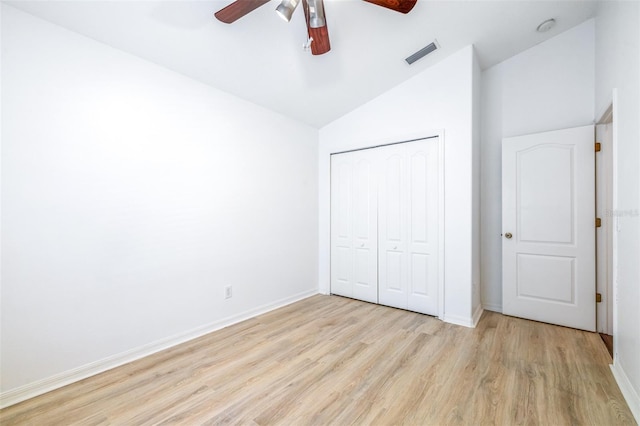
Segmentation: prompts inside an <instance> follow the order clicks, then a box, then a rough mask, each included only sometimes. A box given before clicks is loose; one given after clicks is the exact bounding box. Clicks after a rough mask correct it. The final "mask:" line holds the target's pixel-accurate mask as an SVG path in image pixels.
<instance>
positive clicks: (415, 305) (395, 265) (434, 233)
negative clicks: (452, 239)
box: [378, 138, 439, 315]
mask: <svg viewBox="0 0 640 426" xmlns="http://www.w3.org/2000/svg"><path fill="white" fill-rule="evenodd" d="M378 154H379V155H378V158H379V164H380V166H379V167H380V174H379V183H378V217H379V222H378V239H379V242H378V244H379V256H378V269H379V277H378V297H379V301H380V303H381V304H383V305H388V306H394V307H397V308H402V309H409V310H412V311H416V312H422V313H425V314H430V315H437V314H438V297H437V296H438V280H439V274H438V255H439V253H438V237H439V236H438V190H439V183H438V179H439V172H438V164H439V162H438V139H437V138H432V139H425V140H420V141H416V142H410V143H404V144H397V145H391V146H387V147H382V148H380V149H378Z"/></svg>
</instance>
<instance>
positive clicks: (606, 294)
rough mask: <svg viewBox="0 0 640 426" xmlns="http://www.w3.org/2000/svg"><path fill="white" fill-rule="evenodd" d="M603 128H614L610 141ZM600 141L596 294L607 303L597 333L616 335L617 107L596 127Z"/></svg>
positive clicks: (600, 313) (599, 307) (598, 315)
mask: <svg viewBox="0 0 640 426" xmlns="http://www.w3.org/2000/svg"><path fill="white" fill-rule="evenodd" d="M603 126H611V128H610V130H609V132H610V138H609V139H608V140H604V134H603ZM596 141H597V142H600V143H601V151H600V152H599V153H596V216H597V217H599V218H601V220H602V227H601V228H596V291H597V292H598V293H600V294H602V297H603V300H602V302H601V303H598V304H597V305H596V330H597V332H598V333H604V334H609V335H613V270H614V267H613V266H614V265H613V253H612V250H613V244H611V245H609V243H610V242H611V243H612V238H613V237H614V235H615V233H614V232H613V223H614V221H615V217H614V216H613V193H612V192H613V176H614V175H613V104H610V105H609V106H608V108H607V109H606V110H605V112H604V113H603V114H602V116H601V118H600V120H599V121H598V122H597V123H596Z"/></svg>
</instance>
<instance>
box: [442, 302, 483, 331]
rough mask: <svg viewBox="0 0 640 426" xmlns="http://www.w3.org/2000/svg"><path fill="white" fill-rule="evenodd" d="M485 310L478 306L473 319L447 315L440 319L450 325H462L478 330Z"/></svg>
mask: <svg viewBox="0 0 640 426" xmlns="http://www.w3.org/2000/svg"><path fill="white" fill-rule="evenodd" d="M483 312H484V310H483V309H482V305H478V307H477V308H476V310H475V311H474V312H473V315H472V316H471V317H462V316H458V315H447V314H445V315H444V316H443V317H440V319H441V320H442V321H444V322H448V323H449V324H455V325H462V326H464V327H469V328H476V325H478V321H480V317H481V316H482V313H483Z"/></svg>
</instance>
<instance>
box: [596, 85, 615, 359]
mask: <svg viewBox="0 0 640 426" xmlns="http://www.w3.org/2000/svg"><path fill="white" fill-rule="evenodd" d="M617 112H618V89H615V88H614V89H613V90H612V91H611V96H610V97H609V98H608V99H607V101H606V102H605V103H604V104H603V106H602V107H601V109H600V110H599V112H598V114H596V117H597V119H596V120H597V121H596V124H604V123H606V122H607V121H608V120H609V119H610V120H611V151H610V152H611V171H610V173H611V176H610V177H611V187H610V188H611V204H612V205H611V208H612V211H611V212H609V214H610V215H611V219H612V220H611V234H612V235H611V240H612V248H611V252H610V253H609V255H610V256H611V257H610V261H611V263H610V265H611V275H610V276H611V286H612V289H611V290H612V293H611V297H610V300H609V303H607V305H606V309H608V310H611V313H610V314H608V316H609V317H611V318H612V322H613V324H610V325H609V328H610V329H611V330H612V335H613V365H615V364H616V359H617V357H618V356H617V353H618V340H619V339H616V337H617V336H618V321H617V318H618V304H617V299H618V294H617V287H618V286H617V285H616V283H617V281H618V250H617V247H618V243H617V241H618V232H617V220H616V216H615V212H616V209H617V208H618V178H617V175H618V174H617V172H616V171H617V170H618V128H617V123H618V117H617ZM596 262H598V261H596ZM596 267H600V265H599V264H598V263H596ZM596 326H597V324H596Z"/></svg>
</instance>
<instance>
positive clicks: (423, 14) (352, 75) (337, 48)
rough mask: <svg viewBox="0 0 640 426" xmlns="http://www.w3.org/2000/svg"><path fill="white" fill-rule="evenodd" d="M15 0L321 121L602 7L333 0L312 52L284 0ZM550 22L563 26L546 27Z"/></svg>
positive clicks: (543, 1) (516, 1) (503, 51)
mask: <svg viewBox="0 0 640 426" xmlns="http://www.w3.org/2000/svg"><path fill="white" fill-rule="evenodd" d="M7 3H9V4H11V5H12V6H15V7H17V8H19V9H22V10H24V11H26V12H29V13H32V14H34V15H36V16H39V17H41V18H44V19H46V20H48V21H51V22H53V23H56V24H59V25H61V26H63V27H66V28H68V29H70V30H72V31H75V32H78V33H80V34H83V35H85V36H88V37H90V38H93V39H95V40H98V41H100V42H103V43H105V44H107V45H110V46H112V47H115V48H117V49H121V50H123V51H126V52H129V53H131V54H134V55H136V56H139V57H142V58H144V59H147V60H149V61H152V62H155V63H156V64H159V65H162V66H164V67H166V68H169V69H171V70H174V71H176V72H179V73H181V74H184V75H186V76H189V77H192V78H194V79H196V80H199V81H201V82H203V83H206V84H208V85H211V86H214V87H216V88H218V89H221V90H224V91H226V92H229V93H231V94H234V95H237V96H239V97H241V98H244V99H246V100H249V101H251V102H254V103H256V104H258V105H262V106H264V107H266V108H269V109H271V110H274V111H277V112H280V113H282V114H284V115H287V116H289V117H292V118H294V119H297V120H300V121H302V122H305V123H308V124H310V125H312V126H314V127H322V126H323V125H325V124H327V123H329V122H331V121H333V120H335V119H336V118H338V117H340V116H342V115H344V114H345V113H347V112H349V111H350V110H352V109H354V108H356V107H358V106H359V105H361V104H363V103H365V102H367V101H369V100H371V99H373V98H375V97H376V96H378V95H380V94H381V93H383V92H385V91H386V90H388V89H390V88H392V87H394V86H396V85H397V84H399V83H401V82H402V81H404V80H407V79H409V78H411V77H412V76H414V75H416V74H417V73H419V72H420V71H422V70H424V69H426V68H427V67H429V66H431V65H433V64H434V63H436V62H438V61H441V60H442V59H443V58H446V57H447V56H448V55H450V54H452V53H454V52H455V51H457V50H459V49H461V48H462V47H464V46H466V45H469V44H473V45H475V48H476V51H477V54H478V58H479V60H480V64H481V66H482V67H483V68H487V67H490V66H492V65H494V64H496V63H498V62H501V61H503V60H505V59H507V58H509V57H511V56H513V55H514V54H516V53H519V52H521V51H523V50H525V49H527V48H529V47H531V46H534V45H536V44H538V43H540V42H542V41H544V40H546V39H548V38H550V37H553V36H554V35H557V34H559V33H560V32H562V31H565V30H567V29H569V28H571V27H573V26H575V25H577V24H579V23H581V22H583V21H585V20H587V19H589V18H591V17H593V16H594V14H595V10H596V3H595V2H594V1H586V0H570V1H547V0H536V1H520V0H502V1H483V0H468V1H462V0H461V1H454V0H447V1H431V0H418V3H417V5H416V6H415V8H414V9H413V11H411V12H410V13H409V14H407V15H403V14H400V13H397V12H394V11H391V10H388V9H385V8H381V7H378V6H375V5H372V4H370V3H367V2H364V1H360V0H325V11H326V16H327V24H328V28H329V36H330V40H331V47H332V50H331V51H330V52H329V53H327V54H324V55H321V56H312V55H311V53H310V52H308V51H305V50H304V49H303V47H302V46H303V43H304V42H305V41H306V26H305V20H304V15H303V12H302V10H301V8H299V9H300V10H298V11H296V13H295V14H294V16H293V19H292V20H291V22H290V23H288V24H287V23H286V22H284V21H282V20H281V19H280V18H279V17H278V16H276V13H275V12H274V9H275V8H276V6H277V5H278V1H277V0H274V1H272V2H270V3H268V4H266V5H264V6H262V7H260V8H259V9H257V10H255V11H254V12H252V13H250V14H249V15H247V16H245V17H243V18H241V19H240V20H238V21H236V22H235V23H233V24H230V25H229V24H224V23H221V22H219V21H217V20H216V19H215V18H214V17H213V13H214V12H215V11H217V10H218V9H220V8H222V7H224V6H226V5H227V4H229V3H231V0H228V1H221V0H200V1H188V0H174V1H172V0H168V1H167V0H162V1H155V0H145V1H127V0H124V1H122V0H114V1H93V0H74V1H29V0H22V1H14V2H7ZM548 18H554V19H555V20H556V21H557V25H556V26H555V27H554V28H553V29H552V30H551V31H548V32H545V33H539V32H536V27H537V26H538V24H540V23H541V22H542V21H544V20H545V19H548ZM434 39H437V40H438V42H439V44H440V46H441V48H440V49H439V50H437V51H436V52H434V53H432V54H431V55H429V56H428V57H426V58H424V59H422V60H420V61H418V62H416V63H415V64H413V65H411V66H410V65H408V64H407V63H406V62H405V61H404V58H406V57H407V56H409V55H410V54H412V53H414V52H415V51H417V50H419V49H420V48H422V47H424V46H426V45H427V44H429V43H430V42H432V41H433V40H434ZM423 96H428V94H423Z"/></svg>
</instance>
